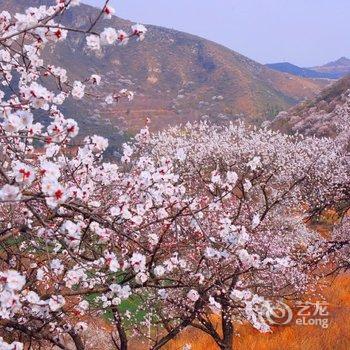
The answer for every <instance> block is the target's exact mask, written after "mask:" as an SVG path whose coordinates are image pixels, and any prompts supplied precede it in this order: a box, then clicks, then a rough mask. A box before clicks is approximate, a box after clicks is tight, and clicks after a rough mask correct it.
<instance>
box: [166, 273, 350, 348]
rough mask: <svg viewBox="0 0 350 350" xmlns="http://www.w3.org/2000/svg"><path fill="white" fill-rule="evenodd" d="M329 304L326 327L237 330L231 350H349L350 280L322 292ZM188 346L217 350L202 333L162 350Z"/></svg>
mask: <svg viewBox="0 0 350 350" xmlns="http://www.w3.org/2000/svg"><path fill="white" fill-rule="evenodd" d="M323 295H324V296H325V298H326V300H327V302H328V303H329V307H328V310H329V314H330V315H329V320H330V325H329V327H328V328H327V329H323V328H321V327H319V326H297V325H291V326H281V327H275V328H274V329H273V332H272V333H268V334H261V333H259V332H258V331H256V330H254V329H253V328H252V327H250V326H238V327H237V331H238V333H239V335H238V336H237V337H236V338H235V346H234V349H235V350H250V349H258V350H281V349H283V350H321V349H322V350H349V349H350V313H349V311H350V278H349V276H342V277H338V278H337V280H336V281H335V282H334V283H333V284H332V285H331V286H330V287H329V288H326V289H325V290H324V292H323ZM186 343H188V344H191V345H192V350H203V349H205V350H217V349H218V347H217V346H216V345H215V343H214V342H213V341H212V340H211V339H210V337H207V336H205V335H204V334H203V333H201V332H199V331H197V330H193V329H188V330H187V331H186V332H185V333H184V334H183V335H182V336H181V337H179V338H177V339H176V340H175V341H173V342H172V343H171V344H170V345H169V346H167V347H165V348H164V349H165V350H180V349H182V346H183V345H184V344H186Z"/></svg>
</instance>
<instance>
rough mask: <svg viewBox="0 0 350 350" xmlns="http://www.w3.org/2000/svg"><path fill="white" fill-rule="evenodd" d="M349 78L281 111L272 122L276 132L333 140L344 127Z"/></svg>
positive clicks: (349, 90) (349, 88) (349, 91)
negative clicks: (343, 112)
mask: <svg viewBox="0 0 350 350" xmlns="http://www.w3.org/2000/svg"><path fill="white" fill-rule="evenodd" d="M349 93H350V76H347V77H345V78H342V79H340V80H338V81H337V82H335V83H334V84H333V85H331V86H329V87H327V88H326V89H324V90H323V91H322V92H321V93H320V94H319V95H318V96H317V97H315V98H313V99H310V100H307V101H304V102H303V103H301V104H299V105H297V106H295V107H292V108H291V109H290V110H289V111H286V112H280V113H279V114H278V115H277V116H276V118H275V119H274V120H273V121H272V123H271V126H272V128H274V129H277V130H281V131H283V132H287V133H296V132H298V133H301V134H303V135H307V136H318V137H323V136H327V137H334V136H336V134H337V132H338V130H337V128H336V127H337V125H338V126H339V125H341V123H342V119H341V118H342V116H341V113H339V109H340V108H342V107H344V108H345V109H346V110H348V107H347V99H348V96H349Z"/></svg>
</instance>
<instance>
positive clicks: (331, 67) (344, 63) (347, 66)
mask: <svg viewBox="0 0 350 350" xmlns="http://www.w3.org/2000/svg"><path fill="white" fill-rule="evenodd" d="M310 69H312V70H313V71H316V72H319V73H322V74H330V75H333V76H334V77H335V78H336V79H337V78H341V77H344V76H346V75H348V74H350V59H348V58H346V57H341V58H339V59H338V60H336V61H334V62H329V63H327V64H325V65H323V66H318V67H312V68H310Z"/></svg>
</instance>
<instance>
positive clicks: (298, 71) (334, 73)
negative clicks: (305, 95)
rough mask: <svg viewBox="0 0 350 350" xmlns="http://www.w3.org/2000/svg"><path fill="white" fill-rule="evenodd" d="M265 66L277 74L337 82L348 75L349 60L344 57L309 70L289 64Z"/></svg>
mask: <svg viewBox="0 0 350 350" xmlns="http://www.w3.org/2000/svg"><path fill="white" fill-rule="evenodd" d="M266 66H267V67H269V68H271V69H274V70H276V71H279V72H284V73H290V74H293V75H295V76H299V77H304V78H316V79H317V78H320V79H334V80H337V79H340V78H343V77H344V76H346V75H348V74H350V59H348V58H347V57H344V56H343V57H341V58H339V59H337V60H335V61H331V62H328V63H326V64H324V65H322V66H315V67H309V68H303V67H299V66H297V65H295V64H292V63H290V62H277V63H268V64H266Z"/></svg>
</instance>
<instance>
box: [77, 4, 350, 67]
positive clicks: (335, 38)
mask: <svg viewBox="0 0 350 350" xmlns="http://www.w3.org/2000/svg"><path fill="white" fill-rule="evenodd" d="M83 2H85V3H88V4H90V5H95V6H102V4H103V3H104V1H103V0H83ZM111 4H112V5H113V7H114V8H115V9H116V15H117V16H119V17H122V18H125V19H129V20H132V21H135V22H140V23H144V24H155V25H160V26H164V27H167V28H173V29H177V30H181V31H184V32H188V33H191V34H195V35H199V36H201V37H203V38H206V39H210V40H213V41H215V42H218V43H220V44H223V45H225V46H227V47H229V48H230V49H233V50H235V51H237V52H239V53H241V54H243V55H245V56H247V57H249V58H252V59H254V60H256V61H258V62H260V63H273V62H284V61H288V62H291V63H293V64H296V65H299V66H302V67H312V66H316V65H322V64H324V63H327V62H329V61H333V60H336V59H338V58H340V57H342V56H346V57H349V58H350V20H349V13H350V0H175V1H174V0H112V1H111Z"/></svg>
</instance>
